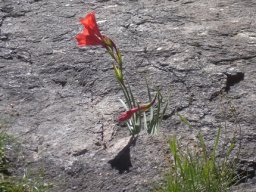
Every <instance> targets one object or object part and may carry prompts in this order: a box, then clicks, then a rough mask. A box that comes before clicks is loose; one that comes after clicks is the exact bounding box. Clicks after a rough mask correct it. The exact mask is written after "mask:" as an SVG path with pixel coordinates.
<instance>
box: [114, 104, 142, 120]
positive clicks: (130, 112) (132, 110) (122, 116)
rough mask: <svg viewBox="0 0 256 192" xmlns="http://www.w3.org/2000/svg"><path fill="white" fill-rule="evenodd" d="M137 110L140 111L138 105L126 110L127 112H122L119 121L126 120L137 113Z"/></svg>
mask: <svg viewBox="0 0 256 192" xmlns="http://www.w3.org/2000/svg"><path fill="white" fill-rule="evenodd" d="M137 111H139V108H138V107H136V108H132V109H130V110H129V111H125V112H123V113H121V114H120V115H119V117H118V121H119V122H121V121H126V120H128V119H130V118H131V117H132V115H133V114H134V113H136V112H137Z"/></svg>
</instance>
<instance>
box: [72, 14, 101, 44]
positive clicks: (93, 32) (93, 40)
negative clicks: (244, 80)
mask: <svg viewBox="0 0 256 192" xmlns="http://www.w3.org/2000/svg"><path fill="white" fill-rule="evenodd" d="M80 23H81V24H82V25H83V26H84V30H83V32H82V33H79V34H78V35H77V36H76V40H77V42H78V45H81V46H87V45H103V46H104V36H102V35H101V33H100V30H99V27H98V25H97V23H96V19H95V13H94V12H92V13H88V14H87V15H86V16H85V17H84V18H82V19H80Z"/></svg>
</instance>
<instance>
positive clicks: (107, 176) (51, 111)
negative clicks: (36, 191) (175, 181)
mask: <svg viewBox="0 0 256 192" xmlns="http://www.w3.org/2000/svg"><path fill="white" fill-rule="evenodd" d="M91 10H95V11H96V13H97V14H96V17H97V20H98V22H99V26H100V29H101V31H102V33H103V34H105V35H107V36H109V37H110V38H112V39H113V40H114V41H115V42H116V44H117V45H118V46H119V47H120V49H121V51H122V54H123V55H124V67H125V74H126V76H127V79H128V80H129V82H130V84H131V86H132V89H134V90H136V95H137V96H138V98H139V99H140V100H143V99H145V96H146V90H145V81H144V79H143V76H147V78H148V81H149V83H150V85H152V86H153V87H157V86H159V87H161V89H162V90H163V95H164V96H165V97H167V95H168V94H169V93H168V92H169V91H168V90H171V91H170V92H171V98H170V107H169V109H168V111H167V114H166V117H165V120H164V123H163V126H162V129H161V131H160V134H159V136H156V137H154V138H151V137H148V136H147V135H146V134H144V133H142V134H141V136H140V137H139V138H138V139H137V142H136V145H134V146H131V147H130V149H129V152H130V156H129V157H130V161H131V164H132V167H130V169H129V171H126V172H125V173H124V174H119V173H118V171H117V170H115V169H112V168H111V166H110V164H109V163H108V162H109V160H111V159H112V158H113V156H115V155H117V154H116V153H117V152H116V151H115V150H111V149H112V148H113V147H114V146H115V144H116V143H118V142H119V141H120V139H122V138H127V137H128V136H129V132H128V130H127V129H126V128H125V127H122V126H121V125H119V124H118V123H117V122H116V120H115V119H116V117H117V115H118V114H119V112H121V111H123V110H124V109H123V108H121V107H122V106H121V104H120V103H119V102H118V98H122V94H121V92H120V89H119V88H118V85H117V83H116V81H115V78H114V76H113V71H112V68H111V65H112V61H111V59H110V58H109V57H108V56H107V55H106V54H105V52H104V50H103V49H102V48H100V47H86V48H78V47H77V45H76V42H75V39H74V36H75V35H76V34H77V33H78V32H79V31H80V30H81V28H82V26H81V25H80V24H79V22H78V21H79V18H80V17H84V16H85V14H86V13H87V12H89V11H91ZM255 10H256V3H255V2H254V1H253V0H246V1H245V0H244V1H240V0H219V1H211V0H197V1H188V0H177V1H176V0H175V1H157V0H141V1H124V0H122V1H119V0H118V1H117V0H116V1H115V0H113V1H103V0H102V1H90V2H88V3H85V1H66V0H55V1H42V0H20V1H18V2H17V1H16V0H2V1H1V2H0V113H1V117H0V118H4V119H5V120H6V119H7V120H8V121H9V129H8V131H9V132H10V133H12V134H14V135H16V136H19V138H20V139H21V140H22V141H23V143H24V145H26V146H27V147H26V148H27V150H30V151H31V154H32V156H34V157H36V158H34V163H31V162H30V166H34V167H36V166H40V165H41V164H42V165H43V166H44V167H45V170H46V172H47V174H46V175H47V176H48V179H49V180H51V181H59V180H62V179H63V180H65V185H64V184H63V185H62V184H61V185H56V187H55V188H54V189H53V191H63V192H64V191H65V192H69V191H79V192H81V191H86V192H90V191H91V192H95V191H113V192H115V191H116V192H120V191H133V192H134V191H148V190H149V189H150V188H151V187H152V183H154V182H155V183H157V182H159V180H160V179H161V175H162V174H163V171H164V170H165V168H166V167H165V166H166V163H165V161H164V159H165V153H166V150H167V143H166V141H167V138H166V137H164V135H171V134H174V133H176V134H179V135H181V136H183V137H184V138H186V137H187V136H188V135H189V134H190V133H189V130H188V129H187V128H185V126H184V125H183V124H181V123H180V121H179V120H178V119H177V117H176V116H175V115H174V114H175V113H174V112H175V111H179V113H180V114H182V115H184V116H185V117H186V118H187V119H188V120H189V121H190V122H191V124H192V125H193V126H194V127H196V128H198V129H201V130H203V131H204V132H205V134H206V139H208V140H209V141H212V140H213V138H214V134H215V133H216V129H217V127H218V126H219V125H221V124H222V123H223V122H224V121H225V119H226V118H225V116H223V111H226V110H227V109H228V108H229V103H230V101H231V102H232V106H235V109H236V112H237V113H239V114H238V117H237V120H238V121H239V123H240V125H241V127H242V138H241V139H242V144H243V145H242V157H243V158H244V159H247V160H248V159H255V154H256V147H255V141H256V130H255V124H256V105H255V100H256V78H255V77H256V67H255V63H256V49H255V47H256V32H255V31H256V18H255ZM152 90H155V89H152ZM223 98H224V99H223ZM225 98H226V99H225ZM227 98H228V99H227ZM10 106H12V107H10ZM17 113H18V114H19V115H14V114H17ZM227 124H228V129H227V130H228V132H229V133H232V132H233V131H234V129H235V127H236V121H235V120H234V119H232V118H228V123H227ZM163 146H164V147H163ZM104 147H106V148H107V149H104ZM35 148H36V150H35ZM35 153H37V154H36V155H35ZM28 154H29V153H28ZM30 159H33V158H32V157H31V158H30ZM254 170H255V168H254ZM251 180H252V181H253V182H249V183H248V184H246V188H242V189H234V190H238V191H239V190H240V191H246V190H247V191H255V187H256V186H255V181H254V180H255V178H251Z"/></svg>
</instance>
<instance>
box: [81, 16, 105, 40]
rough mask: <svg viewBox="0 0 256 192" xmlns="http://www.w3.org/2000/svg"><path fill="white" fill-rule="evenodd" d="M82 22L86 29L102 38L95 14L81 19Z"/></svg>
mask: <svg viewBox="0 0 256 192" xmlns="http://www.w3.org/2000/svg"><path fill="white" fill-rule="evenodd" d="M80 22H81V23H82V24H83V25H84V27H85V28H87V29H90V30H92V31H93V33H95V34H96V35H97V36H99V37H101V34H100V30H99V27H98V25H97V23H96V19H95V13H94V12H92V13H88V14H87V15H86V16H85V17H84V18H82V19H80Z"/></svg>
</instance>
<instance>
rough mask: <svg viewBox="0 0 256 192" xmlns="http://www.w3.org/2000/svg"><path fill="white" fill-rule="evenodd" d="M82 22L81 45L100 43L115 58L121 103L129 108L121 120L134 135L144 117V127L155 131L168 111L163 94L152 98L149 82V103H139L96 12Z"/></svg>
mask: <svg viewBox="0 0 256 192" xmlns="http://www.w3.org/2000/svg"><path fill="white" fill-rule="evenodd" d="M80 23H81V24H82V25H83V26H84V30H83V31H82V32H81V33H79V34H78V35H77V36H76V39H77V41H78V45H79V46H97V45H100V46H102V47H103V48H105V49H106V51H107V53H108V54H109V55H110V56H111V57H112V58H113V60H114V61H115V63H113V70H114V75H115V78H116V80H117V82H118V83H119V85H120V88H121V89H122V91H123V94H124V97H125V102H124V101H123V100H121V103H122V104H123V105H124V107H125V108H126V109H127V110H126V111H125V112H123V113H121V114H120V115H119V117H118V121H119V122H125V123H126V125H127V127H128V128H129V130H130V132H131V134H132V135H133V136H134V135H136V134H138V133H139V132H140V130H141V127H142V118H144V128H146V129H147V132H148V133H150V134H152V133H155V132H156V130H157V129H158V128H159V126H160V123H161V121H162V118H163V115H164V112H165V111H166V108H167V105H168V103H166V104H165V106H164V108H163V110H161V107H162V105H163V101H162V96H161V93H160V91H158V92H157V93H156V95H155V97H154V99H153V100H151V93H150V91H149V86H148V84H147V91H148V98H149V103H147V104H142V105H139V104H138V102H137V101H136V100H135V98H134V95H133V93H132V90H131V88H130V86H129V84H128V82H127V81H126V79H125V78H124V73H123V60H122V54H121V52H120V50H119V49H118V48H117V46H116V45H115V43H114V42H113V41H112V40H111V39H110V38H109V37H107V36H105V35H102V34H101V33H100V30H99V27H98V25H97V23H96V19H95V13H94V12H92V13H89V14H87V15H86V16H85V18H82V19H80ZM155 103H157V108H156V109H155V110H154V109H153V105H154V104H155ZM148 110H150V115H149V118H147V115H146V111H148Z"/></svg>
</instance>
